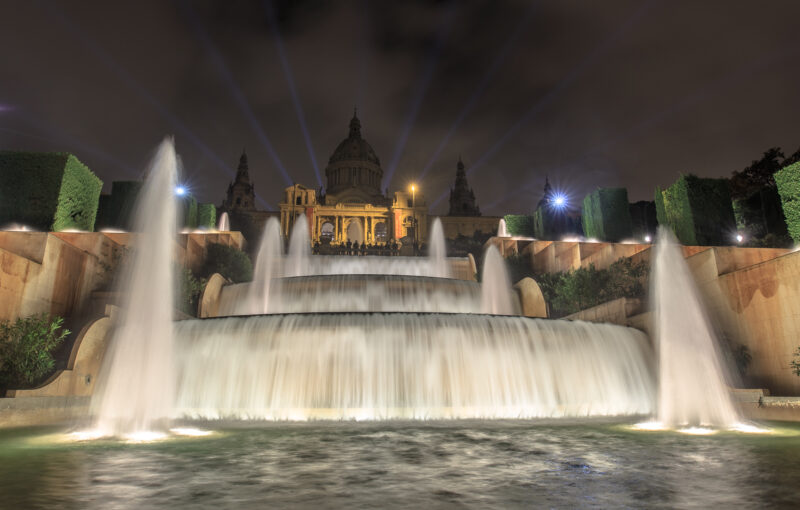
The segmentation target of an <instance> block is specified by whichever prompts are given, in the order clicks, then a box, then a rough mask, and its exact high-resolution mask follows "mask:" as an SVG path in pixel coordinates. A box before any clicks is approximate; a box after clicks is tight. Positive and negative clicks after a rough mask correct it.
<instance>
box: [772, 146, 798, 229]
mask: <svg viewBox="0 0 800 510" xmlns="http://www.w3.org/2000/svg"><path fill="white" fill-rule="evenodd" d="M775 183H776V185H777V187H778V193H779V194H780V196H781V203H782V204H783V215H784V217H785V218H786V226H787V228H788V230H789V235H791V236H792V239H794V241H795V242H796V243H800V161H798V162H797V163H794V164H791V165H789V166H787V167H786V168H784V169H783V170H780V171H779V172H776V173H775Z"/></svg>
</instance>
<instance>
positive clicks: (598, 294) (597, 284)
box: [532, 258, 648, 317]
mask: <svg viewBox="0 0 800 510" xmlns="http://www.w3.org/2000/svg"><path fill="white" fill-rule="evenodd" d="M647 274H648V266H647V265H646V264H644V263H638V264H634V263H633V262H632V261H631V260H630V259H627V258H623V259H620V260H618V261H616V262H614V263H613V264H611V265H610V266H609V267H608V269H596V268H595V267H594V265H590V266H589V267H588V268H580V269H576V270H574V271H570V272H567V273H545V274H536V275H532V276H533V279H534V280H536V282H537V283H538V284H539V288H540V289H541V290H542V295H543V296H544V298H545V301H546V302H547V303H548V305H549V307H550V316H551V317H562V316H564V315H569V314H571V313H575V312H579V311H581V310H585V309H587V308H591V307H593V306H597V305H599V304H601V303H606V302H608V301H611V300H614V299H618V298H622V297H627V298H641V297H643V296H644V295H645V281H646V279H647Z"/></svg>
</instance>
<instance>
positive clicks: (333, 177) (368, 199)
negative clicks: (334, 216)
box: [325, 113, 386, 204]
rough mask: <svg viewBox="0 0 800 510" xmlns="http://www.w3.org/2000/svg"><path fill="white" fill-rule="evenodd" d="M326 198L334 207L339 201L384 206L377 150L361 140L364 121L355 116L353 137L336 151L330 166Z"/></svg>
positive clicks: (327, 173)
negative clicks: (362, 122)
mask: <svg viewBox="0 0 800 510" xmlns="http://www.w3.org/2000/svg"><path fill="white" fill-rule="evenodd" d="M325 176H326V178H327V186H326V197H327V201H328V202H329V203H331V204H334V203H338V202H352V203H367V204H382V203H384V202H385V201H386V197H384V196H383V194H382V193H381V181H382V180H383V169H382V168H381V161H380V159H378V156H377V155H376V154H375V150H374V149H373V148H372V146H371V145H370V144H369V143H367V141H366V140H364V139H363V138H361V121H359V120H358V117H357V116H356V115H355V113H354V114H353V118H352V119H351V120H350V134H349V135H348V136H347V138H345V139H344V140H343V141H342V142H341V143H340V144H339V146H338V147H336V150H335V151H333V154H332V155H331V157H330V159H329V160H328V166H327V167H326V168H325Z"/></svg>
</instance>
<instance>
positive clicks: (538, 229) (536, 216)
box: [533, 204, 583, 240]
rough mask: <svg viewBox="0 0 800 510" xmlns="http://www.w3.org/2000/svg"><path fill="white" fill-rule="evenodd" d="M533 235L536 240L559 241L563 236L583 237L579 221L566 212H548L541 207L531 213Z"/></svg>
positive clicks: (545, 208)
mask: <svg viewBox="0 0 800 510" xmlns="http://www.w3.org/2000/svg"><path fill="white" fill-rule="evenodd" d="M533 233H534V237H535V238H537V239H549V240H556V239H560V238H561V237H563V236H564V235H568V234H574V235H583V227H582V226H581V219H580V218H579V217H578V218H573V217H572V216H570V215H569V214H567V213H566V212H562V211H552V210H549V208H548V206H547V205H546V204H545V205H542V206H540V207H539V208H538V209H536V211H535V212H534V213H533Z"/></svg>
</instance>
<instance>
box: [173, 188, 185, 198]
mask: <svg viewBox="0 0 800 510" xmlns="http://www.w3.org/2000/svg"><path fill="white" fill-rule="evenodd" d="M175 194H176V195H178V196H179V197H182V196H183V195H185V194H186V188H185V187H184V186H175Z"/></svg>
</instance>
